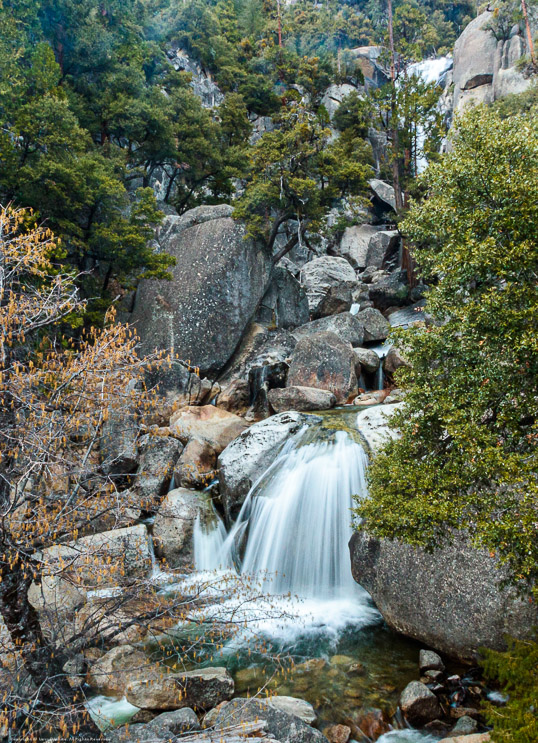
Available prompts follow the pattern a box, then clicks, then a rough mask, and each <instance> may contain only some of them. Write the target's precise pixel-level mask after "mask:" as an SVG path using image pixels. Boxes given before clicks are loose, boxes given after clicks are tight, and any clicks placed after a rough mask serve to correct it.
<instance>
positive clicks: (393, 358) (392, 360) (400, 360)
mask: <svg viewBox="0 0 538 743" xmlns="http://www.w3.org/2000/svg"><path fill="white" fill-rule="evenodd" d="M402 366H409V363H408V362H407V361H406V359H405V358H404V357H403V356H402V354H401V353H400V351H398V349H397V348H395V347H394V346H393V347H392V348H391V349H390V351H389V352H388V354H387V355H386V356H385V358H384V359H383V370H384V372H385V374H389V375H391V376H392V375H393V374H394V372H395V371H396V370H397V369H401V368H402Z"/></svg>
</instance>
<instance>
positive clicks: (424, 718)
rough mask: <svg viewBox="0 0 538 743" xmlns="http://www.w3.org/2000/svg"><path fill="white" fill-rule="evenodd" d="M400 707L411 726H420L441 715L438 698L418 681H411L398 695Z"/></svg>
mask: <svg viewBox="0 0 538 743" xmlns="http://www.w3.org/2000/svg"><path fill="white" fill-rule="evenodd" d="M400 709H401V710H402V712H403V714H404V717H405V719H406V720H407V721H408V722H409V724H410V725H412V726H413V727H421V726H422V725H425V724H426V723H428V722H431V721H432V720H436V719H437V718H438V717H440V716H441V715H442V712H441V707H440V705H439V700H438V699H437V697H436V696H435V694H434V693H433V692H432V691H430V690H429V689H428V687H427V686H426V685H425V684H422V683H421V682H420V681H411V682H410V683H409V684H407V686H406V687H405V689H404V690H403V691H402V694H401V696H400Z"/></svg>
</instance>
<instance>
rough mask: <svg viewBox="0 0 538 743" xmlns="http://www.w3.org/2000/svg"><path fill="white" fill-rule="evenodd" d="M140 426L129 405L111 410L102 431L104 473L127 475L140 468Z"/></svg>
mask: <svg viewBox="0 0 538 743" xmlns="http://www.w3.org/2000/svg"><path fill="white" fill-rule="evenodd" d="M138 431H139V425H138V421H137V418H136V414H135V412H134V411H133V410H132V409H131V408H130V406H129V405H128V404H127V405H126V406H125V408H124V409H122V410H111V411H110V415H109V416H108V418H107V419H106V421H105V422H104V423H103V426H102V431H101V444H100V452H99V453H100V456H101V462H102V468H103V472H105V474H107V475H125V474H128V473H130V472H134V470H135V469H136V468H137V466H138V451H137V447H136V437H137V436H138Z"/></svg>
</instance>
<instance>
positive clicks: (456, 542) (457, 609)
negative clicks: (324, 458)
mask: <svg viewBox="0 0 538 743" xmlns="http://www.w3.org/2000/svg"><path fill="white" fill-rule="evenodd" d="M391 407H396V406H391ZM370 412H371V411H365V412H364V413H362V415H364V414H365V413H370ZM359 429H360V430H362V429H361V428H360V425H359ZM350 552H351V568H352V573H353V577H354V579H355V580H356V581H357V583H359V584H360V585H361V586H363V588H365V589H366V590H367V591H368V592H369V593H370V595H371V596H372V598H373V600H374V602H375V604H376V606H377V608H378V609H379V611H380V612H381V614H382V615H383V617H384V618H385V621H386V622H387V624H389V625H390V626H391V627H393V628H394V629H396V630H397V631H398V632H401V633H402V634H404V635H407V636H408V637H412V638H414V639H416V640H419V641H420V642H423V643H425V644H427V645H429V646H430V647H433V648H436V649H437V650H439V651H441V652H443V653H446V654H447V655H448V656H450V657H455V658H460V659H462V660H474V659H476V656H477V653H478V650H479V648H480V647H488V648H493V649H502V648H504V647H505V637H506V636H507V635H511V636H514V637H517V638H525V637H529V636H530V635H531V633H532V627H533V626H535V625H536V623H537V621H538V611H537V609H536V607H535V605H533V604H529V603H528V602H526V601H523V600H521V599H518V598H516V597H515V595H514V593H513V591H512V590H510V589H504V590H501V589H500V587H499V582H500V581H501V580H502V579H503V577H505V571H504V570H502V569H499V567H498V563H497V561H496V559H495V558H494V557H491V556H490V554H489V552H488V551H487V550H479V549H476V548H475V547H473V546H471V544H470V543H469V540H468V539H467V538H466V536H465V534H463V533H455V534H454V535H453V540H452V543H451V544H449V545H446V546H443V547H442V548H439V549H436V550H435V551H434V552H433V553H431V554H430V553H427V552H425V551H424V550H422V549H419V548H416V547H412V546H410V545H407V544H404V543H402V542H399V541H397V540H393V541H392V540H388V539H376V538H374V537H372V536H371V535H369V534H368V533H367V532H366V531H364V530H362V531H359V532H357V533H355V534H354V535H353V537H352V538H351V541H350Z"/></svg>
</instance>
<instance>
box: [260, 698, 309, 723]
mask: <svg viewBox="0 0 538 743" xmlns="http://www.w3.org/2000/svg"><path fill="white" fill-rule="evenodd" d="M267 701H268V702H269V704H270V705H271V707H273V708H274V709H278V710H280V711H281V712H286V713H287V714H288V715H294V717H298V718H299V719H300V720H302V721H303V722H306V724H307V725H312V724H313V723H314V722H315V721H316V717H317V715H316V711H315V709H314V707H313V706H312V705H311V704H310V702H307V701H306V700H304V699H298V698H297V697H286V696H275V697H269V699H268V700H267Z"/></svg>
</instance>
